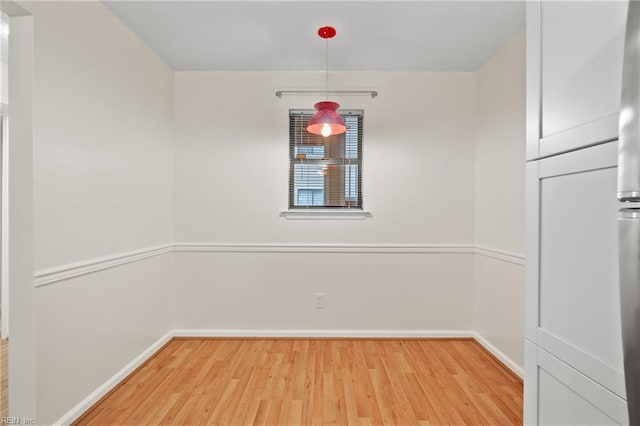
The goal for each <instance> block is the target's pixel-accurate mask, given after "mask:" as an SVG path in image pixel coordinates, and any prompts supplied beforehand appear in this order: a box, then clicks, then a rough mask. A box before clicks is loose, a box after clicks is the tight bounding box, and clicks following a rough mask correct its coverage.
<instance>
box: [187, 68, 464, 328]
mask: <svg viewBox="0 0 640 426" xmlns="http://www.w3.org/2000/svg"><path fill="white" fill-rule="evenodd" d="M322 84H323V75H322V74H321V73H271V72H270V73H266V72H265V73H259V72H255V73H210V72H177V73H176V74H175V123H176V128H175V135H176V165H175V171H176V177H175V191H176V192H175V200H176V202H175V238H176V241H178V242H181V243H201V244H205V245H207V244H208V245H213V246H215V245H218V244H245V245H248V246H252V245H255V244H273V245H275V246H276V247H277V246H278V245H281V244H307V245H311V246H312V247H313V246H317V245H318V244H332V245H336V244H338V245H339V244H347V243H348V244H352V245H356V246H358V247H360V248H362V249H363V250H364V249H366V247H367V245H369V244H392V245H401V246H402V245H408V244H422V245H425V244H426V245H429V244H431V245H449V244H453V245H465V244H473V237H474V219H473V217H474V209H473V205H474V190H473V178H474V175H473V170H474V140H473V138H474V116H475V75H474V74H473V73H373V72H372V73H337V74H332V75H331V80H330V85H331V87H332V88H334V89H340V88H351V89H354V88H368V89H376V90H378V91H379V93H380V94H379V97H378V98H375V99H371V98H368V97H364V96H359V97H343V98H335V99H336V100H337V101H338V102H340V103H341V104H342V107H343V108H363V109H364V110H365V115H364V148H363V149H364V154H363V161H364V164H363V182H364V183H363V192H364V196H363V200H364V208H365V209H366V210H369V211H370V212H371V213H372V214H373V218H371V219H367V220H364V221H353V220H348V221H293V220H286V219H284V218H281V217H279V213H280V212H281V211H283V210H286V208H287V204H288V200H287V196H288V194H287V189H288V139H289V135H288V110H289V109H290V108H312V106H313V103H314V102H315V101H317V100H318V97H317V96H311V97H310V96H290V97H285V98H283V99H278V98H277V97H276V96H275V95H274V92H275V90H277V89H291V88H318V87H322ZM356 251H358V249H356ZM400 251H402V250H400ZM470 262H471V255H469V254H458V253H451V254H434V253H419V254H415V253H413V254H409V253H406V252H403V253H394V254H389V253H386V254H361V253H360V254H359V253H354V254H348V255H344V254H341V255H336V254H332V253H306V254H283V253H271V252H265V250H263V249H260V248H255V247H254V248H253V249H252V252H243V251H236V252H233V253H219V252H213V251H209V252H200V253H178V254H176V277H177V281H176V284H177V298H176V327H177V328H197V329H209V328H213V329H218V328H247V329H281V328H296V329H316V330H328V329H343V330H344V329H368V330H371V329H396V330H398V329H401V330H428V331H432V330H470V327H471V314H472V275H471V272H472V266H471V264H470ZM467 268H469V269H467ZM317 292H324V293H325V295H326V300H327V308H326V309H325V310H324V311H322V312H319V311H318V310H316V309H314V308H313V295H314V294H315V293H317Z"/></svg>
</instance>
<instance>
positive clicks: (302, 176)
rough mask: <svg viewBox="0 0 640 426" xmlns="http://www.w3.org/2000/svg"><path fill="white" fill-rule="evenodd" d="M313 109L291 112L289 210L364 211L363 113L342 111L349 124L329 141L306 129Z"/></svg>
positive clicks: (329, 138) (330, 137)
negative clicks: (344, 130)
mask: <svg viewBox="0 0 640 426" xmlns="http://www.w3.org/2000/svg"><path fill="white" fill-rule="evenodd" d="M314 113H315V111H314V110H291V111H289V163H290V166H289V209H290V210H293V209H313V208H316V209H317V208H322V209H356V210H358V209H359V210H362V118H363V111H362V110H343V111H340V115H341V116H342V118H343V119H344V122H345V124H346V125H347V131H346V132H345V133H343V134H341V135H336V136H329V137H327V138H325V137H322V136H319V135H314V134H311V133H309V132H307V131H306V130H305V129H306V127H307V123H308V122H309V120H310V119H311V117H313V114H314Z"/></svg>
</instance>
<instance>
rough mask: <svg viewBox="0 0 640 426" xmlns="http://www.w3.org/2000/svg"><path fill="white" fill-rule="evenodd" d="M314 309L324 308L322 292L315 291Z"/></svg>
mask: <svg viewBox="0 0 640 426" xmlns="http://www.w3.org/2000/svg"><path fill="white" fill-rule="evenodd" d="M316 309H324V293H316Z"/></svg>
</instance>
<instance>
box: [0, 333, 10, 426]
mask: <svg viewBox="0 0 640 426" xmlns="http://www.w3.org/2000/svg"><path fill="white" fill-rule="evenodd" d="M8 415H9V341H8V340H7V339H0V417H7V416H8Z"/></svg>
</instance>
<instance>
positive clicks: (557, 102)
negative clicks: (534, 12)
mask: <svg viewBox="0 0 640 426" xmlns="http://www.w3.org/2000/svg"><path fill="white" fill-rule="evenodd" d="M539 15H540V19H539V25H540V29H539V37H540V56H541V58H540V64H539V66H540V73H539V74H540V77H539V78H540V84H541V87H540V103H541V117H540V118H541V135H540V136H541V138H542V141H541V143H540V156H547V155H551V154H556V153H559V152H565V151H569V150H572V149H576V148H579V147H583V146H586V145H590V144H594V143H598V142H604V141H610V140H614V139H617V128H618V124H617V116H618V111H619V109H620V91H621V83H622V62H623V49H624V32H625V27H626V16H627V2H625V1H542V3H541V5H540V11H539ZM529 23H530V22H529V21H528V24H529ZM533 33H535V31H534V32H533ZM531 66H532V67H535V66H536V65H535V64H531ZM567 132H568V133H567Z"/></svg>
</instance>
